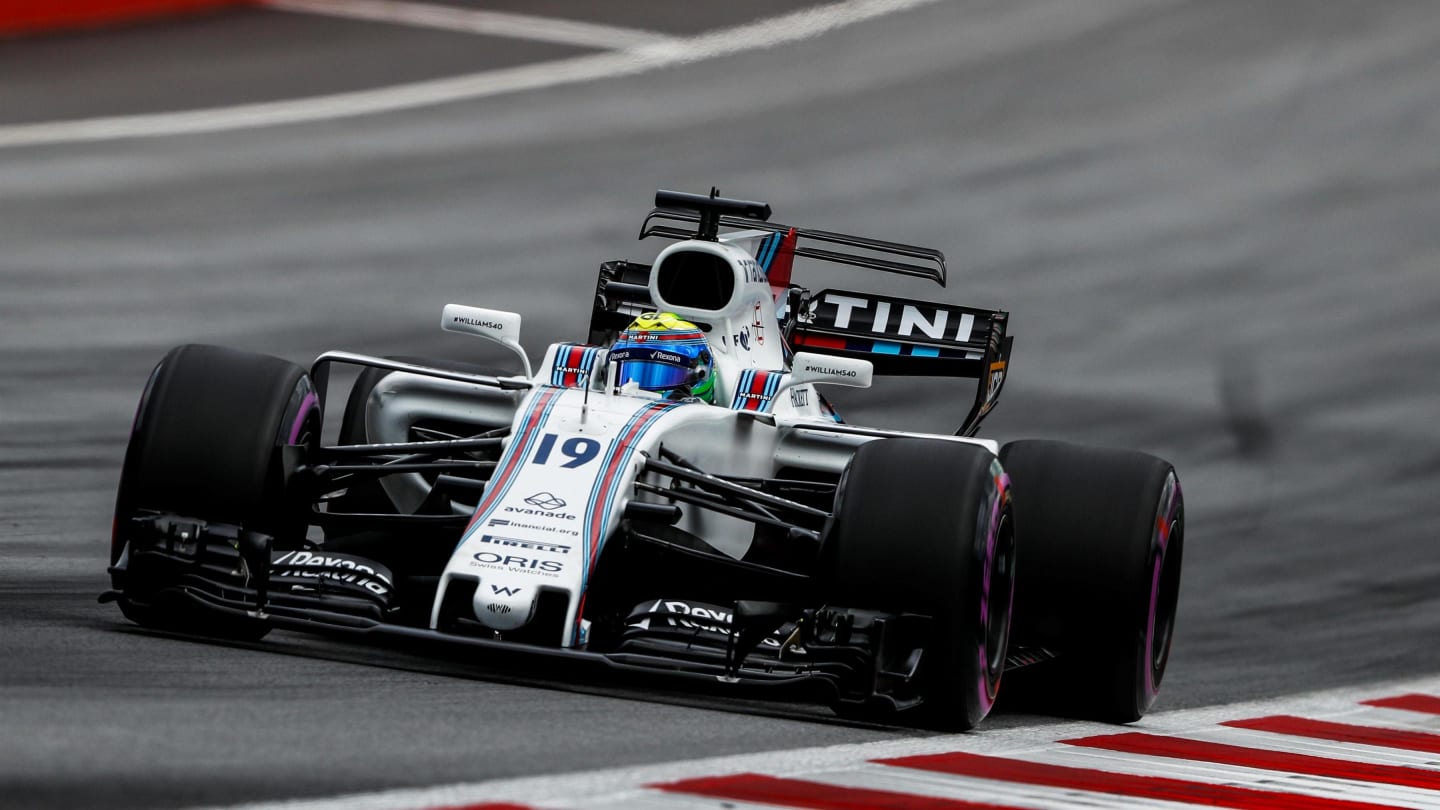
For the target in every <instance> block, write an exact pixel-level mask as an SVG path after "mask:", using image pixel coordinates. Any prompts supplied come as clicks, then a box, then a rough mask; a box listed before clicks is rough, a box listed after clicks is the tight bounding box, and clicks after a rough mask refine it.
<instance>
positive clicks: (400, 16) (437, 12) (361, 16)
mask: <svg viewBox="0 0 1440 810" xmlns="http://www.w3.org/2000/svg"><path fill="white" fill-rule="evenodd" d="M264 4H265V5H267V6H270V7H271V8H276V9H281V10H283V11H296V12H301V13H304V14H320V15H324V16H327V17H345V18H347V19H353V20H369V21H372V22H386V23H396V24H399V25H413V26H416V27H419V28H439V29H442V30H446V31H459V32H462V33H466V34H485V35H488V36H495V37H508V38H512V39H531V40H535V41H538V42H553V43H556V44H559V45H575V46H579V47H582V48H601V49H604V50H621V49H624V48H637V47H640V46H642V45H654V44H656V43H659V42H667V41H669V40H671V39H673V37H669V36H666V35H664V34H660V33H656V32H654V31H642V30H639V29H634V28H617V27H615V26H610V25H599V24H596V23H587V22H578V21H575V20H559V19H554V18H551V17H535V16H531V15H528V14H507V13H504V12H499V11H481V10H476V9H468V8H455V7H453V6H437V5H433V4H430V3H407V2H399V0H264Z"/></svg>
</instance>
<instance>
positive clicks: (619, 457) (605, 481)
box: [577, 402, 670, 621]
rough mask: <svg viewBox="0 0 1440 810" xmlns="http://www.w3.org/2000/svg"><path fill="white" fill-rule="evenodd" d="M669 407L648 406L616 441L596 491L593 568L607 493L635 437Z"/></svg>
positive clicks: (593, 514) (628, 454)
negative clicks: (613, 452)
mask: <svg viewBox="0 0 1440 810" xmlns="http://www.w3.org/2000/svg"><path fill="white" fill-rule="evenodd" d="M669 407H670V406H669V405H668V404H665V403H659V402H657V403H655V404H653V405H650V406H648V408H647V409H646V410H645V411H644V412H643V413H642V414H641V415H640V418H639V419H636V420H635V422H634V424H632V425H630V429H629V430H627V431H625V433H624V435H622V436H621V437H620V438H619V439H618V440H616V449H615V455H613V456H611V457H610V464H609V466H608V467H606V468H605V472H604V473H603V474H602V476H601V484H600V489H599V490H597V491H596V495H595V510H594V512H593V513H592V514H591V515H590V530H589V531H590V537H591V538H593V540H594V543H592V545H591V548H590V563H589V564H590V566H591V567H592V568H593V567H594V566H595V558H596V556H597V555H598V554H599V552H600V532H601V531H602V530H603V529H604V528H605V520H606V518H607V517H608V515H605V514H604V512H605V497H606V493H608V492H609V491H610V489H611V487H613V486H614V485H615V484H614V479H615V476H616V474H617V473H618V472H619V470H620V468H621V467H622V466H624V464H625V463H626V462H628V461H629V460H630V452H629V448H630V445H631V444H632V443H634V441H635V437H636V436H639V435H640V434H641V433H642V432H643V431H644V430H645V426H646V425H648V424H650V422H651V421H653V420H654V419H655V417H656V416H658V415H659V414H662V413H664V412H665V411H667V410H669ZM577 621H578V614H577Z"/></svg>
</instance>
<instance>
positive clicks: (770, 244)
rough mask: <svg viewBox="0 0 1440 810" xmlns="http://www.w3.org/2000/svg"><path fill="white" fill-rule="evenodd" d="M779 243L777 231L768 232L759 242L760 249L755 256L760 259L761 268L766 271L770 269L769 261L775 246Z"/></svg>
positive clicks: (773, 255)
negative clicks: (763, 239)
mask: <svg viewBox="0 0 1440 810" xmlns="http://www.w3.org/2000/svg"><path fill="white" fill-rule="evenodd" d="M779 244H780V234H778V233H772V234H770V235H769V236H767V237H765V241H763V242H761V243H760V250H759V253H758V255H757V256H756V258H757V259H758V260H759V261H760V269H761V270H764V271H766V272H767V273H768V272H769V271H770V262H771V260H773V259H774V258H775V248H776V247H778V246H779Z"/></svg>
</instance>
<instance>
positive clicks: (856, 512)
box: [822, 438, 1016, 730]
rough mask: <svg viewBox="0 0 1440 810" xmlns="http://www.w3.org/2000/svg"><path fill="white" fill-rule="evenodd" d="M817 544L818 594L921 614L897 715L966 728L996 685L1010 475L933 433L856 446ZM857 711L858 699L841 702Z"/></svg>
mask: <svg viewBox="0 0 1440 810" xmlns="http://www.w3.org/2000/svg"><path fill="white" fill-rule="evenodd" d="M834 514H835V517H834V523H833V525H832V527H831V529H830V531H829V533H828V535H827V538H826V542H825V548H824V550H823V553H822V557H823V560H824V571H825V577H826V579H827V588H828V589H827V593H826V599H827V602H828V603H830V604H832V605H836V606H842V607H847V608H859V609H867V610H876V611H884V612H887V613H893V614H900V613H908V614H921V615H925V616H929V617H931V622H930V631H929V633H928V635H927V636H926V638H925V639H924V641H923V644H922V647H921V653H920V658H919V667H918V670H917V672H916V677H915V679H914V680H915V683H914V684H913V686H914V697H918V698H919V701H918V705H915V706H914V707H913V708H909V709H906V710H904V711H903V712H902V715H901V719H902V720H903V721H905V722H912V723H915V724H919V725H928V726H933V727H937V728H943V729H947V730H965V729H969V728H972V727H974V726H975V725H976V724H977V723H979V722H980V721H981V720H982V719H984V717H985V715H986V714H988V713H989V711H990V707H991V705H992V704H993V703H994V701H995V697H996V695H997V694H998V692H999V688H1000V676H1001V674H1002V673H1003V671H1004V668H1005V651H1006V647H1007V644H1008V640H1009V633H1010V608H1011V597H1012V594H1013V585H1014V575H1015V562H1016V559H1015V553H1016V551H1015V537H1014V533H1013V531H1012V529H1011V519H1010V495H1009V482H1008V479H1007V478H1006V476H1005V473H1004V471H1003V470H1002V469H1001V467H1000V463H999V462H998V460H997V459H996V458H995V456H994V455H992V454H991V453H990V452H989V451H987V450H986V449H985V448H983V447H978V446H975V445H967V444H962V443H958V442H948V441H939V440H933V439H912V438H904V439H883V440H877V441H872V442H869V443H867V444H864V445H862V446H861V447H860V448H859V450H857V451H856V453H855V455H854V457H853V458H852V459H851V461H850V465H849V467H848V468H847V469H846V472H845V474H844V476H843V477H842V479H841V482H840V487H839V490H838V494H837V498H836V504H835V511H834ZM837 710H838V711H839V712H840V713H841V714H864V713H868V711H869V708H868V707H867V706H866V705H865V704H863V703H854V704H847V703H845V702H842V703H840V704H839V705H838V706H837Z"/></svg>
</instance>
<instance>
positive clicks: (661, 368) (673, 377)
mask: <svg viewBox="0 0 1440 810" xmlns="http://www.w3.org/2000/svg"><path fill="white" fill-rule="evenodd" d="M689 379H690V369H688V368H685V367H683V366H672V365H670V364H669V363H653V362H632V363H621V364H620V384H621V385H624V384H625V383H628V382H636V383H639V384H640V387H641V388H643V389H645V390H646V391H669V390H670V389H672V388H679V387H680V386H682V385H685V384H686V383H687V382H689Z"/></svg>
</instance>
